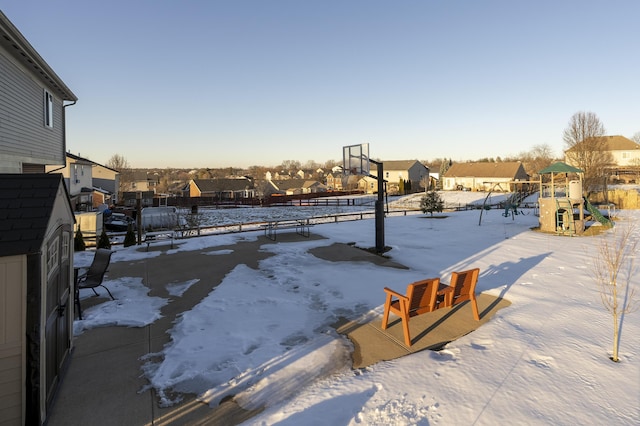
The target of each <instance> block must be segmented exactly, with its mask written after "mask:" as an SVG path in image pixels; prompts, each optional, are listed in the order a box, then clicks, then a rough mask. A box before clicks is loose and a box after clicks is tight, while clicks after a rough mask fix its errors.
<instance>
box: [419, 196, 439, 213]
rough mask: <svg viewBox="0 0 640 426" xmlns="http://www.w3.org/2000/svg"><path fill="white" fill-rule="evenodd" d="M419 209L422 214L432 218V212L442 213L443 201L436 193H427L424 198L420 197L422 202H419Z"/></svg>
mask: <svg viewBox="0 0 640 426" xmlns="http://www.w3.org/2000/svg"><path fill="white" fill-rule="evenodd" d="M420 209H421V210H422V213H424V214H427V213H429V214H431V216H433V212H438V213H442V210H443V209H444V201H443V200H442V197H440V194H438V193H437V192H436V191H429V192H427V194H426V195H425V196H424V197H422V200H420Z"/></svg>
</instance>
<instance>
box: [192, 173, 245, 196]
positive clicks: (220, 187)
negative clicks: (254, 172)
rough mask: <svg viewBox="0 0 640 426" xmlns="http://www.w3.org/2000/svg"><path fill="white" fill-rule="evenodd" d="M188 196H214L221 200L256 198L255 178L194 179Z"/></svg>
mask: <svg viewBox="0 0 640 426" xmlns="http://www.w3.org/2000/svg"><path fill="white" fill-rule="evenodd" d="M186 195H187V196H188V197H213V198H217V199H218V200H220V201H231V200H238V199H243V198H254V196H255V190H254V183H253V180H251V179H248V178H236V179H192V180H190V181H189V183H188V185H187V191H186Z"/></svg>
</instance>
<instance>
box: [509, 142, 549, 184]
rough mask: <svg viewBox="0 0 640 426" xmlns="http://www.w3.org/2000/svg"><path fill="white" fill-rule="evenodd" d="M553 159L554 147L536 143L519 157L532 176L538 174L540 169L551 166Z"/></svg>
mask: <svg viewBox="0 0 640 426" xmlns="http://www.w3.org/2000/svg"><path fill="white" fill-rule="evenodd" d="M553 159H554V155H553V149H552V148H551V146H549V145H548V144H539V145H534V147H533V148H531V150H530V151H527V152H523V153H521V154H520V156H519V158H518V160H519V161H522V164H523V166H524V168H525V170H526V171H527V173H528V174H529V175H530V176H531V177H532V178H533V177H534V176H536V175H537V174H538V172H539V171H540V170H542V169H544V168H545V167H547V166H549V165H550V164H551V163H552V162H553ZM509 161H514V160H509Z"/></svg>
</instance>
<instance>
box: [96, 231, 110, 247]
mask: <svg viewBox="0 0 640 426" xmlns="http://www.w3.org/2000/svg"><path fill="white" fill-rule="evenodd" d="M96 246H97V248H105V249H110V248H111V241H109V237H108V236H107V233H106V232H105V230H104V229H103V230H102V234H100V239H99V240H98V244H96Z"/></svg>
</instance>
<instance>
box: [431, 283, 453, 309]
mask: <svg viewBox="0 0 640 426" xmlns="http://www.w3.org/2000/svg"><path fill="white" fill-rule="evenodd" d="M454 292H455V288H454V287H452V286H450V285H446V284H440V289H439V290H438V292H437V293H436V296H437V297H438V299H440V298H441V297H442V301H441V302H440V301H439V303H438V305H439V304H440V303H442V306H451V305H452V304H453V295H454ZM438 307H440V306H438Z"/></svg>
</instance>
